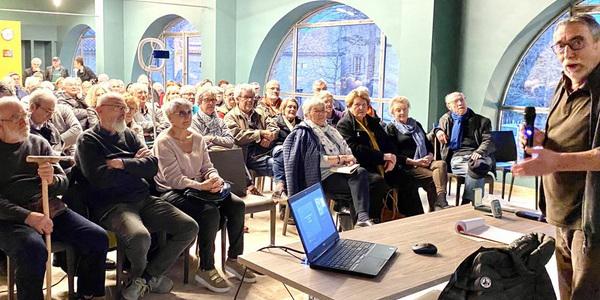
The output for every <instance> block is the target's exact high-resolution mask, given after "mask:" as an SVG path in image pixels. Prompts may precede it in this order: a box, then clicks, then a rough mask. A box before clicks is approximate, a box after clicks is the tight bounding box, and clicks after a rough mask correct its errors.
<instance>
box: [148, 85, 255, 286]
mask: <svg viewBox="0 0 600 300" xmlns="http://www.w3.org/2000/svg"><path fill="white" fill-rule="evenodd" d="M213 97H214V95H213ZM163 109H164V111H165V114H166V115H167V118H168V120H169V123H170V124H171V126H170V127H169V129H167V130H164V131H163V132H161V134H160V135H159V136H158V137H157V138H156V142H155V145H154V148H153V150H154V155H155V156H156V157H157V158H158V173H157V174H156V176H155V177H154V179H155V181H156V184H157V190H158V191H159V192H162V193H163V195H162V198H163V199H164V200H165V201H168V202H169V203H171V204H173V205H174V206H175V207H177V208H179V209H180V210H181V211H183V212H184V213H186V214H188V215H189V216H191V217H192V218H194V220H196V222H198V227H199V228H201V230H200V231H199V233H198V245H199V248H200V268H199V269H198V270H197V271H196V276H195V279H196V281H197V282H198V283H199V284H201V285H202V286H204V287H206V288H208V289H209V290H211V291H213V292H219V293H224V292H227V291H229V288H230V287H229V285H228V284H227V282H226V281H225V280H224V279H223V278H222V277H221V275H220V274H219V272H217V270H216V269H215V259H214V252H215V246H214V245H215V238H216V236H217V231H219V224H220V220H221V219H222V218H227V233H228V235H229V251H228V253H227V254H228V258H227V261H226V262H225V270H226V271H228V272H230V273H232V274H234V275H235V276H236V277H237V278H238V279H240V280H241V279H242V274H243V273H244V266H242V265H241V264H240V263H239V262H238V261H237V257H238V255H241V254H242V253H243V250H244V210H245V208H244V202H243V201H242V200H241V199H240V198H239V197H238V196H236V195H234V194H233V193H230V194H229V195H228V196H227V198H226V199H224V200H223V201H222V202H221V203H219V204H217V203H214V202H213V203H211V202H210V201H209V200H208V199H207V201H202V200H200V199H197V198H193V197H190V196H187V194H186V193H185V191H186V190H190V189H191V190H199V191H205V192H208V193H211V194H214V195H215V196H217V195H219V194H220V193H221V190H222V188H223V179H222V178H221V177H219V173H218V172H217V170H216V169H215V168H214V167H213V165H212V163H211V161H210V157H209V156H208V148H207V146H206V144H205V142H204V137H203V136H202V135H200V134H198V133H197V132H196V131H194V130H191V129H190V124H191V123H192V111H191V110H192V105H191V103H190V102H189V101H187V100H184V99H173V100H171V101H170V102H169V103H168V104H166V106H164V107H163ZM215 119H217V120H220V119H219V118H217V117H216V116H215ZM244 281H245V282H255V281H256V277H255V276H254V274H253V273H252V271H246V275H245V277H244Z"/></svg>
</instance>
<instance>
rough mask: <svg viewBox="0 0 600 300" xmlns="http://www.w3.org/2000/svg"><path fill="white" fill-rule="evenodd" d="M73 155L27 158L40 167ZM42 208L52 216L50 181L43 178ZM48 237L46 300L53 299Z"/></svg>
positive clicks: (50, 243) (45, 214)
mask: <svg viewBox="0 0 600 300" xmlns="http://www.w3.org/2000/svg"><path fill="white" fill-rule="evenodd" d="M70 159H72V158H71V157H63V156H34V155H29V156H27V158H26V159H25V160H26V161H27V162H29V163H37V164H38V167H39V166H40V165H41V164H43V163H51V164H56V163H58V162H59V161H61V160H70ZM42 210H43V212H44V216H46V217H47V218H50V204H49V200H48V182H47V181H46V180H45V179H42ZM44 238H45V239H46V251H48V259H47V260H46V300H51V299H52V261H51V258H52V239H51V234H50V233H46V234H44Z"/></svg>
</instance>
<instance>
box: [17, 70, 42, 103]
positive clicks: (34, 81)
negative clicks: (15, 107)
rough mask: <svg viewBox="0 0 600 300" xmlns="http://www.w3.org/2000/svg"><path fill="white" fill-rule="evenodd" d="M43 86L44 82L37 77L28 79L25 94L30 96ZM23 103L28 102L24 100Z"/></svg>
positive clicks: (26, 79)
mask: <svg viewBox="0 0 600 300" xmlns="http://www.w3.org/2000/svg"><path fill="white" fill-rule="evenodd" d="M41 84H42V81H41V80H40V79H39V78H37V77H35V76H31V77H27V78H25V92H26V93H27V94H28V95H29V94H31V93H33V91H35V90H37V89H38V88H39V87H40V85H41ZM21 101H26V100H25V99H22V100H21Z"/></svg>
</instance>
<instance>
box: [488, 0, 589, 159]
mask: <svg viewBox="0 0 600 300" xmlns="http://www.w3.org/2000/svg"><path fill="white" fill-rule="evenodd" d="M599 4H600V0H588V1H583V2H581V3H579V4H578V5H577V6H575V7H573V12H574V13H579V12H586V13H591V14H592V15H593V16H594V17H595V18H596V20H597V21H600V6H599ZM567 17H569V12H565V13H563V14H561V15H560V16H558V17H557V18H556V19H554V20H551V21H550V22H549V24H548V26H547V27H546V28H545V29H544V30H543V31H542V32H540V34H539V35H538V36H537V38H536V39H535V40H534V41H533V42H532V43H531V45H530V47H529V48H528V49H527V51H525V52H524V54H523V56H522V57H521V60H520V62H519V63H518V64H517V66H516V68H515V70H514V72H513V75H512V78H511V79H510V81H509V83H508V86H507V88H506V92H505V94H504V99H503V102H502V105H501V106H500V118H499V126H498V128H500V130H512V131H513V132H514V134H515V137H516V136H517V131H518V128H519V124H520V123H522V122H523V112H524V109H525V107H527V106H533V107H535V108H536V113H537V118H536V122H535V126H536V127H537V128H542V129H543V128H544V126H545V124H546V119H547V118H548V113H549V107H550V102H551V101H552V96H553V95H554V90H555V89H556V85H557V84H558V81H559V79H560V76H561V71H562V66H561V65H560V63H559V62H558V59H557V58H556V55H555V54H554V53H553V52H552V49H551V48H550V47H551V46H552V35H553V33H554V30H555V29H556V25H557V24H558V22H559V21H560V20H562V19H565V18H567ZM519 151H522V150H521V149H519Z"/></svg>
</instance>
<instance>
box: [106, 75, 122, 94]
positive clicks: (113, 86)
mask: <svg viewBox="0 0 600 300" xmlns="http://www.w3.org/2000/svg"><path fill="white" fill-rule="evenodd" d="M108 86H109V88H108V89H109V90H110V91H111V92H115V93H120V94H123V93H125V84H124V83H123V80H119V79H111V80H109V81H108Z"/></svg>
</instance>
